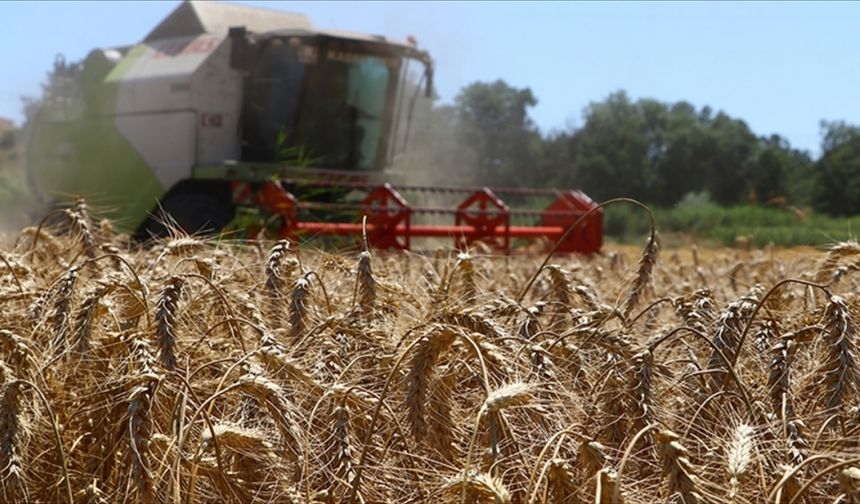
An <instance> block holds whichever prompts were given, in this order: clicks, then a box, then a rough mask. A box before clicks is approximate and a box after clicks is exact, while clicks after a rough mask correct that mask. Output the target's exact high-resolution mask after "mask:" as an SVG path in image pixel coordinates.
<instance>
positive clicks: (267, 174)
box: [28, 2, 432, 236]
mask: <svg viewBox="0 0 860 504" xmlns="http://www.w3.org/2000/svg"><path fill="white" fill-rule="evenodd" d="M410 65H411V66H410ZM415 70H418V71H419V72H420V75H421V77H420V80H418V79H416V78H415V77H413V78H411V79H410V78H408V76H409V75H412V74H413V73H414V71H415ZM431 87H432V62H431V59H430V57H429V55H428V54H427V53H426V52H423V51H419V50H418V49H417V48H416V46H415V44H414V43H410V42H402V43H401V42H395V41H392V40H389V39H386V38H385V37H382V36H375V35H362V34H355V33H346V32H340V31H331V30H320V29H316V28H314V27H313V26H312V24H311V22H310V21H309V20H308V18H307V17H305V16H303V15H299V14H290V13H284V12H278V11H273V10H269V9H260V8H250V7H244V6H236V5H230V4H222V3H214V2H185V3H183V4H181V5H180V6H179V7H178V8H177V9H176V10H175V11H173V12H172V13H171V14H170V15H169V16H168V17H167V18H166V19H164V20H163V21H162V22H161V23H160V24H159V25H158V26H157V27H156V28H155V29H154V30H152V32H151V33H149V35H147V36H146V38H145V39H144V40H143V41H142V42H140V43H139V44H136V45H132V46H128V47H118V48H111V49H96V50H93V51H92V52H91V53H90V54H89V55H88V56H87V57H86V59H85V60H84V61H82V62H80V63H76V64H66V63H65V62H63V61H58V62H57V64H56V65H55V71H54V74H53V78H52V82H51V83H50V85H49V86H48V92H46V96H45V100H44V104H43V106H42V107H41V109H40V110H39V112H38V113H37V116H36V117H35V119H34V121H33V130H32V134H31V143H30V146H29V152H28V161H29V163H28V172H29V176H30V180H31V182H32V185H33V186H34V189H35V190H36V191H37V192H38V193H39V194H40V195H41V196H42V198H43V199H45V200H46V201H49V202H57V203H62V202H63V201H65V200H67V199H70V198H73V197H74V196H75V195H82V196H84V197H86V198H87V200H88V201H90V202H91V204H92V205H93V206H97V207H99V208H102V209H105V210H107V212H108V214H109V215H110V216H111V217H113V218H114V219H116V221H117V222H118V225H119V226H120V227H121V228H122V229H124V230H127V231H136V232H138V233H139V234H141V235H142V236H143V235H146V234H147V233H152V234H164V232H165V228H164V226H163V225H162V224H161V223H160V222H159V219H156V218H153V215H154V213H155V211H156V210H158V209H159V208H161V209H163V210H164V211H166V212H167V213H168V214H170V216H171V217H172V218H173V219H174V220H175V221H176V222H177V223H178V224H179V225H180V226H181V227H183V228H185V229H186V230H189V231H197V230H201V229H202V230H217V229H219V228H221V227H222V226H224V225H226V224H227V223H228V222H230V221H231V220H232V219H233V214H234V209H235V207H234V200H235V197H234V196H235V195H234V194H233V193H234V192H235V191H236V189H237V187H238V188H243V187H246V185H247V184H254V183H259V182H260V181H265V180H271V179H272V178H273V177H285V176H288V175H289V170H290V169H291V167H293V168H294V167H295V165H297V164H298V165H301V166H303V167H304V168H303V169H307V167H308V166H310V167H312V168H313V169H314V170H315V171H316V172H318V173H324V174H334V175H337V176H341V175H343V174H345V173H346V174H348V175H349V176H351V177H354V176H367V177H372V176H373V174H374V173H380V172H381V171H382V170H383V169H384V168H385V167H386V166H388V165H390V164H391V161H392V159H393V156H394V154H395V153H396V152H398V151H399V150H400V149H402V147H403V144H404V142H405V138H406V137H407V136H408V133H404V132H406V131H408V129H409V125H408V123H409V119H408V118H410V117H411V114H410V113H409V110H410V106H411V105H414V103H415V96H417V93H418V92H419V91H418V90H419V89H420V90H421V91H420V92H421V93H425V92H427V93H429V91H430V89H431ZM243 184H245V185H243Z"/></svg>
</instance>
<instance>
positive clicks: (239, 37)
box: [227, 26, 250, 71]
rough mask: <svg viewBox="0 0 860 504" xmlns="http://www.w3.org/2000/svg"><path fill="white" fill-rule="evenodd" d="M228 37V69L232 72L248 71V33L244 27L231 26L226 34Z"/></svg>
mask: <svg viewBox="0 0 860 504" xmlns="http://www.w3.org/2000/svg"><path fill="white" fill-rule="evenodd" d="M227 33H228V36H229V37H230V43H231V45H230V68H232V69H234V70H240V71H244V70H248V60H249V57H248V52H249V46H250V44H249V43H248V31H247V30H246V29H245V27H244V26H231V27H230V31H229V32H227Z"/></svg>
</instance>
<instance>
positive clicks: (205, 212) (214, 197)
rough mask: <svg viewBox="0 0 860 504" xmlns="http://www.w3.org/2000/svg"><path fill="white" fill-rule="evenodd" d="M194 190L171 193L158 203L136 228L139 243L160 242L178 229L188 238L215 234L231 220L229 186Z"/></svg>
mask: <svg viewBox="0 0 860 504" xmlns="http://www.w3.org/2000/svg"><path fill="white" fill-rule="evenodd" d="M213 186H214V187H208V186H207V187H205V188H204V187H195V188H189V189H184V190H179V191H177V190H174V191H172V192H170V193H169V194H168V195H167V196H165V197H164V199H162V200H161V203H160V204H159V207H158V208H156V209H155V210H154V211H153V212H152V215H150V217H148V218H147V219H146V221H144V223H143V224H141V226H140V228H138V230H137V233H136V235H135V237H136V238H137V239H138V240H148V239H151V238H163V237H166V236H169V235H170V229H176V228H177V227H178V228H179V229H181V230H182V231H184V232H185V233H188V234H212V233H217V232H218V231H220V230H221V229H223V228H224V226H226V225H227V224H229V223H230V221H232V220H233V218H234V216H235V213H236V207H235V206H234V205H233V203H232V201H231V198H230V192H229V186H227V185H224V187H221V184H218V185H213Z"/></svg>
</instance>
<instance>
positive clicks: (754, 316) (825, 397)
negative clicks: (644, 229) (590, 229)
mask: <svg viewBox="0 0 860 504" xmlns="http://www.w3.org/2000/svg"><path fill="white" fill-rule="evenodd" d="M858 255H860V246H858V245H857V244H855V243H853V242H845V243H839V244H836V245H835V246H833V247H831V248H830V249H829V250H821V249H816V248H792V249H782V248H778V247H771V248H766V249H752V250H749V251H746V250H739V249H718V248H711V249H705V248H701V249H699V248H694V247H685V248H667V249H666V250H662V251H659V252H658V247H657V246H656V242H655V241H654V239H653V236H652V237H651V238H649V239H648V242H647V245H646V247H645V248H644V250H643V249H642V248H641V247H635V246H612V245H610V246H608V247H607V249H606V251H605V253H604V254H603V255H602V256H594V257H554V258H551V260H550V261H549V264H548V266H547V267H546V268H545V269H543V270H542V271H540V273H539V274H538V275H537V277H536V280H535V281H534V283H533V284H532V283H530V279H532V277H533V275H534V274H535V273H536V272H538V268H539V266H540V262H541V259H542V257H543V256H532V257H516V256H515V257H501V256H488V255H482V254H480V253H478V252H477V251H475V252H474V253H472V254H459V255H458V254H456V253H455V252H451V251H446V250H440V251H439V252H438V253H435V254H429V255H416V254H399V255H384V254H379V253H375V252H373V251H371V252H361V253H352V254H330V253H325V252H321V251H315V250H313V249H311V248H309V247H298V248H296V247H295V246H293V245H290V244H289V243H288V242H284V241H282V242H267V243H262V242H260V243H253V244H242V243H229V242H216V241H206V240H198V239H195V238H189V237H175V238H173V239H170V240H165V241H163V242H161V243H157V244H155V245H153V246H150V247H146V248H140V247H130V246H129V245H128V243H127V242H126V241H125V239H124V238H123V237H121V236H117V235H115V234H114V233H113V231H112V228H111V226H110V224H109V223H108V222H101V223H98V222H94V221H93V220H92V218H91V217H90V215H89V210H88V208H87V206H86V204H85V203H84V202H82V201H81V202H79V203H78V205H77V206H76V207H74V208H72V209H69V210H68V211H66V212H65V215H64V223H63V224H62V225H60V227H57V228H54V229H47V228H45V229H37V228H32V227H31V228H26V229H24V230H23V231H20V232H18V233H15V234H14V235H13V236H10V237H9V239H8V240H7V241H6V242H5V245H4V246H3V247H2V266H0V302H2V304H3V310H2V311H0V329H2V330H0V362H2V364H0V371H2V372H0V384H2V385H0V471H2V474H0V481H2V494H0V495H2V501H3V502H64V501H74V502H189V503H191V502H225V501H228V502H242V503H245V502H274V501H277V502H319V503H324V502H350V501H355V502H427V501H431V500H440V499H441V500H443V501H445V502H463V501H465V502H601V503H602V502H606V503H608V502H627V503H646V502H655V501H657V502H667V501H672V500H673V499H674V501H675V502H684V503H692V502H760V503H765V502H769V503H770V502H779V503H788V502H828V503H829V502H834V501H835V500H836V499H843V500H842V501H840V502H851V499H855V498H856V497H857V488H858V485H860V469H858V467H857V466H858V462H857V445H856V439H857V433H858V428H860V415H858V402H857V397H858V394H857V392H858V379H860V375H858V370H857V362H858V361H857V358H858V356H857V355H856V341H855V338H856V316H857V313H858V312H857V310H858V303H857V302H858V298H857V295H856V292H857V277H856V275H854V272H855V271H856V270H857V266H856V259H857V257H858Z"/></svg>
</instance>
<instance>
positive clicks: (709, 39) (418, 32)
mask: <svg viewBox="0 0 860 504" xmlns="http://www.w3.org/2000/svg"><path fill="white" fill-rule="evenodd" d="M234 3H244V4H249V5H260V6H265V7H268V8H274V9H278V10H286V11H292V12H300V13H303V14H306V15H308V16H309V17H310V18H311V20H312V22H313V23H314V25H316V26H318V27H321V28H333V29H341V30H350V31H359V32H365V33H372V34H380V35H386V36H389V37H395V38H399V39H405V38H406V36H407V35H413V36H414V37H415V38H416V39H417V40H418V43H419V46H421V47H422V48H424V49H427V50H428V51H429V52H430V54H431V55H432V56H433V58H434V60H435V62H436V75H435V77H436V86H437V91H438V93H439V95H440V98H441V101H442V102H443V103H447V102H451V101H452V100H453V99H454V97H455V96H456V95H457V93H458V92H459V90H460V89H461V88H462V87H463V86H465V85H467V84H470V83H472V82H475V81H485V82H486V81H494V80H496V79H503V80H505V81H506V82H508V83H509V84H511V85H513V86H516V87H529V88H531V90H532V92H533V93H534V95H535V96H536V97H537V99H538V104H537V106H536V107H534V108H533V109H532V110H531V111H530V115H531V117H532V119H533V120H534V121H535V123H536V124H537V125H538V126H539V127H540V128H541V131H543V132H544V133H548V132H551V131H558V130H567V129H570V128H576V127H580V126H582V123H583V110H584V109H585V107H587V105H588V104H589V103H591V102H596V101H601V100H603V99H604V98H605V97H606V96H608V95H609V94H610V93H612V92H614V91H617V90H620V89H624V90H626V91H627V93H628V95H629V96H630V97H631V98H633V99H638V98H654V99H658V100H661V101H666V102H675V101H680V100H685V101H688V102H690V103H691V104H693V105H694V106H696V107H697V108H700V107H702V106H705V105H709V106H710V107H711V108H712V109H714V110H722V111H724V112H726V113H728V114H729V115H731V116H733V117H738V118H741V119H743V120H745V121H746V122H747V124H749V126H750V128H752V130H753V131H754V132H755V133H756V134H759V135H770V134H773V133H777V134H780V135H782V136H784V137H785V138H787V139H788V140H789V141H790V142H791V144H792V146H794V147H796V148H800V149H805V150H808V151H810V152H811V153H812V154H813V155H815V154H817V153H818V150H819V148H818V146H819V143H820V129H819V122H820V121H821V120H845V121H847V122H849V123H860V99H858V98H860V64H858V54H860V37H858V36H857V31H856V29H857V26H858V24H860V2H832V3H829V2H808V3H806V2H786V3H779V2H714V3H708V2H689V3H685V2H618V3H614V2H577V3H559V2H547V3H541V2H522V3H519V2H476V3H459V2H432V3H430V2H428V3H420V2H403V3H400V2H390V3H389V2H342V3H341V2H276V1H269V2H265V1H250V2H234ZM178 4H179V2H176V1H164V2H152V1H146V2H131V1H124V2H0V23H2V25H3V29H2V30H0V61H2V62H3V69H4V70H3V71H0V117H7V118H11V119H13V120H15V121H17V122H20V120H21V119H22V117H21V96H23V95H30V96H36V95H38V94H39V92H40V87H39V83H40V82H42V81H43V80H44V77H45V74H46V72H48V71H49V70H50V69H51V67H52V63H53V61H54V57H55V55H56V54H57V53H63V54H64V55H65V57H66V59H67V60H68V61H76V60H79V59H82V58H84V57H85V56H86V55H87V53H88V52H89V51H90V50H91V49H92V48H95V47H110V46H117V45H127V44H129V43H133V42H137V41H140V40H141V39H142V38H143V37H144V36H145V35H146V34H147V33H148V32H149V30H151V29H152V28H153V27H155V25H156V24H157V23H158V22H159V21H160V20H161V19H163V18H164V17H165V16H166V15H167V14H168V13H170V12H171V11H172V10H173V9H174V8H175V7H176V6H177V5H178Z"/></svg>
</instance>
